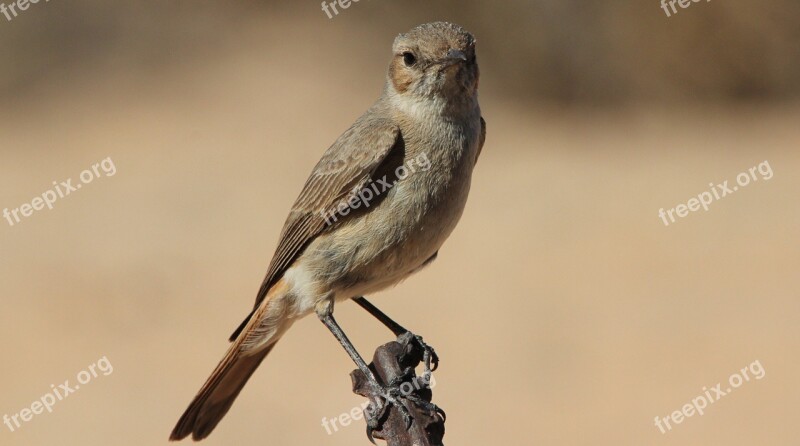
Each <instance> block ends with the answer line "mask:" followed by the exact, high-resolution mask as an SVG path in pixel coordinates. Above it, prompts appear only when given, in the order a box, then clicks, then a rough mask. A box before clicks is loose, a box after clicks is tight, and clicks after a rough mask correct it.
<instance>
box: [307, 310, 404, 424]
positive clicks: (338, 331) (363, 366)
mask: <svg viewBox="0 0 800 446" xmlns="http://www.w3.org/2000/svg"><path fill="white" fill-rule="evenodd" d="M318 316H319V319H320V320H321V321H322V323H323V324H325V326H326V327H328V330H330V331H331V333H333V335H334V336H335V337H336V340H338V341H339V343H340V344H342V347H344V350H345V351H346V352H347V354H348V355H350V358H351V359H352V360H353V362H355V363H356V366H358V369H359V370H361V372H362V373H363V374H364V376H366V377H367V381H369V383H370V384H371V385H372V387H373V393H374V395H376V396H379V397H381V398H383V399H384V400H385V401H386V403H387V404H392V405H394V406H396V407H397V409H398V410H399V411H400V413H401V414H402V415H403V418H404V419H405V420H406V424H408V425H410V424H411V415H410V414H409V412H408V409H407V408H406V407H405V406H403V404H402V403H401V402H400V401H399V400H398V395H399V390H398V389H396V388H392V387H387V386H384V385H381V383H380V382H378V379H377V378H376V377H375V374H374V373H372V370H371V369H370V368H369V366H368V365H367V363H366V362H365V361H364V358H362V357H361V355H360V354H359V353H358V351H357V350H356V348H355V347H354V346H353V343H352V342H350V339H348V338H347V335H346V334H345V333H344V331H343V330H342V328H341V327H339V324H338V323H336V319H334V318H333V314H331V313H328V314H324V315H323V314H318ZM378 402H379V401H378V399H377V398H375V401H373V403H372V404H374V405H375V408H376V409H377V410H375V411H373V413H379V412H382V411H381V409H383V408H381V407H378ZM380 417H381V415H377V416H374V417H373V418H372V419H371V420H369V423H368V426H369V427H370V428H375V427H377V423H378V419H379V418H380Z"/></svg>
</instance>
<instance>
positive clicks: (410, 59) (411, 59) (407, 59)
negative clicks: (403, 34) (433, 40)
mask: <svg viewBox="0 0 800 446" xmlns="http://www.w3.org/2000/svg"><path fill="white" fill-rule="evenodd" d="M403 63H405V64H406V66H407V67H410V66H411V65H414V64H415V63H417V58H416V57H415V56H414V55H413V54H412V53H410V52H408V51H406V52H405V53H403Z"/></svg>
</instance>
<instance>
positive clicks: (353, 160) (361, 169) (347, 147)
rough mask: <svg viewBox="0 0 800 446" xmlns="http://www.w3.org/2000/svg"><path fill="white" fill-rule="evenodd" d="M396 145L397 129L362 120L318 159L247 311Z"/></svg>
mask: <svg viewBox="0 0 800 446" xmlns="http://www.w3.org/2000/svg"><path fill="white" fill-rule="evenodd" d="M400 141H401V139H400V128H399V127H397V125H396V124H394V123H393V122H391V121H390V120H388V119H377V118H373V119H367V118H363V117H362V119H359V121H357V122H356V123H355V124H353V126H352V127H350V129H348V130H347V131H346V132H344V133H343V134H342V136H340V137H339V139H337V140H336V142H335V143H333V145H332V146H331V147H330V148H329V149H328V150H327V151H326V152H325V154H323V155H322V159H320V160H319V162H318V163H317V165H316V167H314V170H313V171H312V172H311V176H309V178H308V180H307V181H306V184H305V186H303V190H302V191H301V192H300V196H299V197H298V198H297V201H295V203H294V205H293V206H292V209H291V211H289V217H287V219H286V223H284V225H283V230H282V231H281V237H280V242H278V248H277V249H276V250H275V255H274V256H273V258H272V262H270V265H269V269H268V270H267V275H266V277H264V282H263V283H262V284H261V288H260V289H259V291H258V295H257V296H256V303H255V306H254V309H253V311H255V309H257V308H258V306H259V304H260V303H261V301H262V300H264V296H266V295H267V292H268V291H269V289H270V287H271V286H272V285H273V284H274V283H275V282H276V281H277V280H279V279H280V278H281V276H282V275H283V273H284V272H285V271H286V270H287V269H288V268H289V266H291V264H292V262H294V260H295V259H296V258H297V257H298V256H299V255H300V253H301V252H302V251H303V249H304V248H305V247H306V245H308V243H309V242H311V241H312V240H313V239H314V238H316V237H317V236H318V235H319V234H320V233H322V232H323V231H324V230H325V229H326V227H327V225H328V222H327V221H326V216H330V215H333V214H334V212H335V209H336V208H337V207H338V206H339V205H340V204H341V203H346V202H347V201H348V200H349V199H350V197H352V196H353V195H354V194H356V193H358V192H359V191H361V190H362V189H363V188H364V186H366V185H367V184H368V183H369V182H370V181H371V180H373V178H372V176H373V174H374V173H375V171H376V170H378V168H379V167H380V165H381V163H382V162H383V161H384V160H385V159H386V158H387V157H388V155H389V154H390V153H392V151H393V149H395V148H396V147H398V146H399V145H401V144H402V143H401V142H400ZM398 142H400V144H398ZM342 218H345V217H342V216H337V219H339V220H341V219H342ZM251 315H252V313H251ZM249 319H250V316H248V317H247V318H246V319H245V320H244V322H243V323H242V325H240V326H239V328H238V329H237V330H236V331H235V332H234V333H233V335H232V336H231V340H233V339H235V338H236V337H237V336H238V335H239V332H240V331H241V329H242V328H243V327H244V326H245V325H246V324H247V321H248V320H249Z"/></svg>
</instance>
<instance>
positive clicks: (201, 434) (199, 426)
mask: <svg viewBox="0 0 800 446" xmlns="http://www.w3.org/2000/svg"><path fill="white" fill-rule="evenodd" d="M274 345H275V344H272V345H270V346H269V347H267V348H265V349H264V350H263V351H261V352H259V353H256V354H255V355H252V356H241V355H240V354H239V353H238V349H235V348H231V349H230V350H229V351H228V354H226V355H225V357H224V358H223V359H222V361H221V362H220V363H219V365H218V366H217V368H216V369H215V370H214V372H213V373H212V374H211V376H210V377H209V378H208V380H207V381H206V383H205V384H204V385H203V387H202V388H201V389H200V391H199V392H197V396H195V398H194V400H193V401H192V403H191V404H189V407H188V408H187V409H186V411H185V412H184V413H183V416H181V419H180V420H179V421H178V424H177V425H176V426H175V429H174V430H173V431H172V434H171V435H170V437H169V439H170V441H176V440H182V439H184V438H186V437H187V436H189V435H190V434H191V435H192V439H194V440H195V441H198V440H202V439H204V438H206V437H208V435H209V434H211V432H212V431H213V430H214V428H215V427H216V426H217V424H218V423H219V422H220V420H222V417H224V416H225V414H226V413H228V410H229V409H230V408H231V406H232V405H233V402H234V400H236V397H237V396H239V392H241V391H242V389H243V388H244V385H245V384H247V381H248V380H249V379H250V376H252V375H253V372H255V370H256V368H258V366H259V365H260V364H261V361H263V360H264V358H266V357H267V354H269V352H270V351H271V350H272V347H273V346H274ZM232 347H235V346H232Z"/></svg>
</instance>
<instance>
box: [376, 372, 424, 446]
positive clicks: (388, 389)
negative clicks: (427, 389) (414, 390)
mask: <svg viewBox="0 0 800 446" xmlns="http://www.w3.org/2000/svg"><path fill="white" fill-rule="evenodd" d="M370 387H371V392H370V394H371V395H370V404H369V407H368V408H367V410H365V411H364V414H365V418H366V421H367V437H368V438H369V441H371V442H372V443H373V444H374V443H375V440H374V438H373V437H372V433H373V432H374V431H375V430H377V429H380V427H381V424H382V422H383V420H384V417H385V416H387V415H388V413H389V409H390V408H391V406H394V407H396V408H397V411H398V412H399V413H400V416H402V417H403V421H404V422H405V424H406V428H408V427H410V426H411V421H412V418H411V413H410V412H409V411H408V408H407V407H406V406H405V404H404V403H403V402H402V399H408V400H409V401H414V399H415V398H409V395H404V394H403V391H402V387H401V386H398V385H389V386H383V385H381V384H380V383H378V382H372V383H370Z"/></svg>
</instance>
